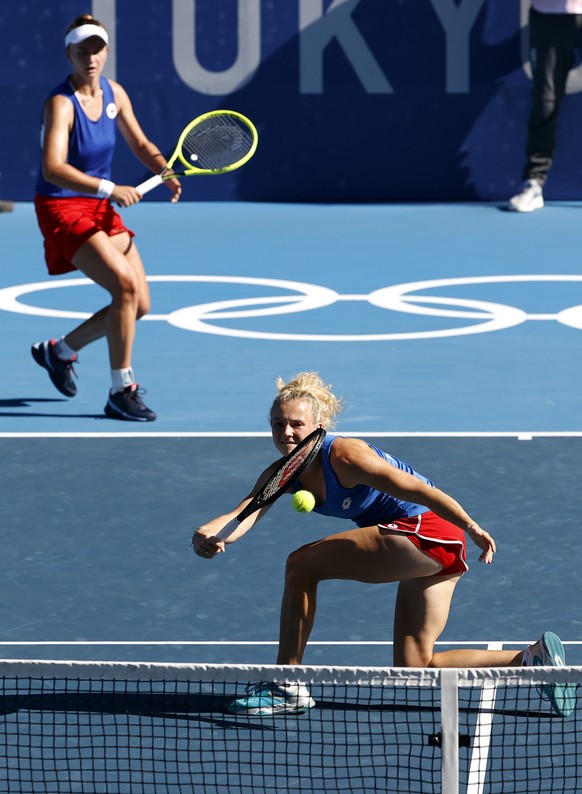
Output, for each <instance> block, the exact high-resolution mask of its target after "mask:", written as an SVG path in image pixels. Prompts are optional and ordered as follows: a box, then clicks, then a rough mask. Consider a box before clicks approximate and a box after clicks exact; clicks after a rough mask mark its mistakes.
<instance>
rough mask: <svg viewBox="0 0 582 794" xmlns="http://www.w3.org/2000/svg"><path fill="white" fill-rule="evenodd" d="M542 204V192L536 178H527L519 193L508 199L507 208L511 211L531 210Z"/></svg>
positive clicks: (539, 207) (539, 208)
mask: <svg viewBox="0 0 582 794" xmlns="http://www.w3.org/2000/svg"><path fill="white" fill-rule="evenodd" d="M543 206H544V193H543V190H542V186H541V185H540V183H539V182H538V181H537V179H527V180H526V181H525V182H524V183H523V185H522V186H521V190H520V191H519V193H516V194H515V196H512V197H511V198H510V199H509V204H508V208H509V209H510V210H512V212H533V211H534V210H541V209H542V207H543Z"/></svg>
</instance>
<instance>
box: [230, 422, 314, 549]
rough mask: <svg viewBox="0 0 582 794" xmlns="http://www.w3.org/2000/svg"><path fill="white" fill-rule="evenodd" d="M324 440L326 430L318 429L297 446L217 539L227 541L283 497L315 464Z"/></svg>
mask: <svg viewBox="0 0 582 794" xmlns="http://www.w3.org/2000/svg"><path fill="white" fill-rule="evenodd" d="M324 438H325V430H324V429H323V427H318V428H317V430H314V431H313V433H310V434H309V435H308V436H307V437H306V438H304V439H303V441H301V442H300V443H299V444H297V446H296V447H295V449H294V450H292V451H291V452H290V453H289V454H288V455H287V457H286V458H285V460H283V461H281V463H280V464H279V466H278V467H277V469H276V471H275V473H274V474H273V475H272V476H271V477H270V478H269V479H268V480H267V482H266V483H265V485H264V486H263V487H262V488H261V490H260V491H259V493H258V494H256V496H255V497H254V498H253V500H252V502H250V503H249V504H248V505H247V506H246V507H245V509H244V510H242V511H241V512H240V513H239V514H238V516H236V518H233V519H232V521H229V522H228V524H227V525H226V526H225V527H223V528H222V529H221V530H220V531H219V532H217V533H216V535H215V537H216V538H217V539H218V540H226V539H227V538H229V537H230V536H231V535H232V533H233V532H234V531H235V530H236V529H237V527H238V525H239V524H240V523H241V521H244V520H245V518H248V517H249V516H250V515H252V513H255V512H256V511H257V510H260V509H261V508H262V507H266V506H267V505H270V504H272V503H273V502H274V501H275V500H276V499H278V498H279V497H280V496H282V495H283V494H284V493H285V491H286V490H287V489H288V488H289V486H290V485H292V483H294V482H295V481H296V480H298V479H299V477H301V475H302V473H303V472H304V471H305V469H307V467H308V466H310V465H311V463H313V460H314V459H315V456H316V455H317V453H318V452H319V450H320V449H321V445H322V444H323V439H324Z"/></svg>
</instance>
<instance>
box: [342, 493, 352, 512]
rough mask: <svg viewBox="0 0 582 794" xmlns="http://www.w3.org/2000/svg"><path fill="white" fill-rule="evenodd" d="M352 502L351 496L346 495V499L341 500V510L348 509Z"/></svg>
mask: <svg viewBox="0 0 582 794" xmlns="http://www.w3.org/2000/svg"><path fill="white" fill-rule="evenodd" d="M351 504H352V497H351V496H348V497H347V499H344V500H343V502H342V510H349V509H350V506H351Z"/></svg>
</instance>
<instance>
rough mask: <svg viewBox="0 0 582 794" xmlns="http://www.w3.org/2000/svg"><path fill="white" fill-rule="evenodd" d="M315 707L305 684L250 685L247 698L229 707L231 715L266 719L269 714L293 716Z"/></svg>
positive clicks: (263, 683)
mask: <svg viewBox="0 0 582 794" xmlns="http://www.w3.org/2000/svg"><path fill="white" fill-rule="evenodd" d="M313 706H315V701H314V700H313V698H312V697H311V695H310V694H309V690H308V689H307V687H306V686H304V685H303V684H271V683H265V682H262V683H260V684H250V685H249V686H248V687H247V694H246V697H244V698H240V699H239V700H235V701H233V702H232V703H230V704H229V705H228V707H227V708H228V711H230V712H231V713H235V714H238V713H245V714H248V715H254V716H259V717H264V716H267V715H269V714H293V713H297V712H301V711H305V709H310V708H313Z"/></svg>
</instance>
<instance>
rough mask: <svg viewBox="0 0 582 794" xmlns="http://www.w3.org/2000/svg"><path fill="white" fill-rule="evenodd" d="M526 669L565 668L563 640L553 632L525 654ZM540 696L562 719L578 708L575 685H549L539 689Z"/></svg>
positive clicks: (548, 632)
mask: <svg viewBox="0 0 582 794" xmlns="http://www.w3.org/2000/svg"><path fill="white" fill-rule="evenodd" d="M523 665H524V666H525V667H564V666H565V665H566V654H565V652H564V646H563V645H562V641H561V639H560V638H559V637H558V636H557V634H554V633H553V632H551V631H546V632H545V633H544V634H543V635H542V636H541V638H540V639H539V640H538V641H537V642H535V643H534V644H533V645H530V646H529V647H528V648H526V649H525V651H524V652H523ZM539 690H540V694H541V695H542V697H544V698H546V699H547V700H549V701H550V703H551V704H552V708H553V709H554V711H555V712H556V714H559V715H560V717H568V716H569V715H570V714H571V713H572V712H573V711H574V709H575V708H576V685H575V684H547V685H545V686H541V687H539Z"/></svg>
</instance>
